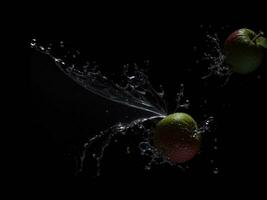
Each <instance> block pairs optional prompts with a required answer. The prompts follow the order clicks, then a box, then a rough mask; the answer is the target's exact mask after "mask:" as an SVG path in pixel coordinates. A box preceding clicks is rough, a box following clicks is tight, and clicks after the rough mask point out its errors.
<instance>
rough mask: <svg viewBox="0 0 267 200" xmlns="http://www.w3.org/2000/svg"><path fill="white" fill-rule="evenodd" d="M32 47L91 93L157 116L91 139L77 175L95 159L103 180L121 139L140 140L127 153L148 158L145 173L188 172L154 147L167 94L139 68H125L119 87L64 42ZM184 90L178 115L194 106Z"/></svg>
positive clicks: (205, 128) (206, 128) (205, 126)
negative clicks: (162, 168) (107, 158)
mask: <svg viewBox="0 0 267 200" xmlns="http://www.w3.org/2000/svg"><path fill="white" fill-rule="evenodd" d="M30 45H31V48H33V49H35V50H37V51H39V52H41V53H44V54H46V55H48V56H49V57H50V58H51V59H52V60H53V61H54V62H55V63H56V65H57V66H58V67H59V69H60V70H61V71H63V72H64V73H65V74H66V75H67V76H68V77H70V78H71V79H72V80H74V81H75V82H76V83H77V84H79V85H80V86H82V87H84V88H85V89H87V90H88V91H90V92H92V93H94V94H96V95H99V96H101V97H103V98H105V99H108V100H110V101H114V102H117V103H120V104H123V105H127V106H129V107H134V108H137V109H140V110H143V111H147V112H150V113H153V114H154V115H153V116H152V117H147V118H139V119H136V120H134V121H132V122H130V123H121V122H120V123H117V124H115V125H114V126H112V127H110V128H108V129H106V130H104V131H101V132H100V133H97V134H96V135H95V136H94V137H92V138H90V139H89V140H88V141H87V142H85V143H84V145H83V150H82V151H81V154H80V156H79V158H78V160H77V174H79V173H81V172H83V171H84V163H85V160H86V159H88V158H89V157H91V158H93V159H94V160H95V161H96V176H99V175H100V174H101V161H102V159H103V157H104V154H105V151H106V149H107V148H108V147H109V146H110V144H111V143H113V142H114V143H116V142H117V141H118V140H119V139H120V138H119V136H122V137H130V136H134V137H137V138H138V142H137V143H138V144H137V145H134V147H131V146H127V147H126V148H125V152H126V154H128V155H130V154H131V153H132V152H134V151H136V150H134V148H137V149H138V151H139V154H140V156H141V157H146V164H145V165H144V169H145V170H150V169H151V168H152V167H153V166H154V165H161V164H164V163H167V164H169V165H171V166H175V167H178V168H180V169H182V170H186V167H187V166H185V167H184V166H182V165H176V164H173V163H172V162H171V161H170V160H168V158H166V157H165V156H164V155H162V153H161V152H160V151H159V150H158V149H157V148H155V147H154V145H153V142H152V135H153V127H154V126H155V124H156V123H157V122H158V121H159V120H160V119H162V118H164V117H165V116H166V115H167V113H168V112H167V107H166V102H165V100H164V90H163V87H162V86H160V90H161V91H156V90H155V89H154V88H153V86H152V84H151V83H150V81H149V78H148V77H147V75H146V74H145V73H144V71H143V70H141V69H140V68H139V67H138V66H137V65H134V66H133V67H132V68H131V66H129V65H125V66H123V71H122V77H121V82H120V83H116V82H114V81H112V80H111V79H110V78H107V77H106V76H105V75H103V73H101V71H100V69H99V66H98V65H97V64H96V63H95V62H88V61H87V60H85V61H83V60H82V59H81V53H80V51H78V50H76V49H71V48H69V47H67V45H66V44H65V43H64V42H62V41H60V42H59V43H58V42H57V43H53V44H52V43H48V44H41V43H40V42H38V41H37V40H36V39H33V40H32V41H31V42H30ZM206 56H207V57H208V58H209V59H211V60H213V61H214V63H215V64H214V65H211V67H210V70H211V71H212V73H213V74H217V75H220V74H223V71H221V69H220V70H219V68H218V69H217V68H216V66H217V67H219V66H221V65H220V62H222V60H220V59H218V60H216V61H215V60H214V59H215V58H217V57H216V56H215V57H212V56H211V55H208V54H207V55H206ZM146 63H148V61H146ZM215 72H216V73H215ZM184 89H185V86H184V84H181V85H180V88H179V90H178V92H177V96H176V108H175V110H174V112H179V110H180V109H188V108H189V106H190V101H189V100H188V99H186V98H185V95H184ZM106 112H108V110H107V111H106ZM126 117H127V116H126ZM213 121H214V119H213V118H212V117H210V118H208V119H207V120H205V121H204V122H203V123H201V124H200V126H199V129H198V130H197V131H198V132H200V133H201V134H206V133H208V132H210V131H211V130H212V129H211V124H212V122H213Z"/></svg>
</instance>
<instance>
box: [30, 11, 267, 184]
mask: <svg viewBox="0 0 267 200" xmlns="http://www.w3.org/2000/svg"><path fill="white" fill-rule="evenodd" d="M192 12H193V11H191V12H188V14H182V13H178V12H177V13H176V12H173V13H172V14H170V13H168V14H167V15H165V14H159V15H155V16H154V15H153V16H152V15H149V14H148V16H146V17H145V18H143V17H140V16H138V14H137V13H135V15H133V16H130V17H129V16H128V15H127V17H126V16H125V15H124V14H122V15H120V16H119V17H118V18H117V17H116V18H113V17H111V16H109V15H108V16H107V17H95V18H93V17H92V16H86V19H88V20H84V19H83V20H82V22H81V21H79V23H77V24H76V23H75V20H73V21H71V20H70V24H69V23H68V22H67V21H66V20H59V23H58V25H55V24H56V23H55V24H53V26H52V25H51V27H50V26H49V25H48V27H47V26H45V28H44V27H43V29H41V31H40V32H39V31H38V32H35V31H33V33H32V37H35V38H41V39H44V40H47V41H49V40H53V41H57V40H63V41H66V43H67V44H69V45H72V46H74V47H77V48H78V49H80V51H81V52H83V53H84V54H87V55H88V59H89V60H94V61H96V62H97V63H99V64H101V66H102V68H103V70H106V71H107V72H108V71H113V70H118V67H121V66H122V65H123V64H127V63H129V64H131V63H134V62H137V63H141V62H142V61H143V60H147V59H148V60H150V62H151V65H150V70H149V75H150V77H151V80H152V82H154V83H155V84H159V83H161V84H163V86H164V87H165V90H166V93H167V95H168V96H167V98H168V99H167V100H168V102H170V103H173V102H172V101H173V98H174V95H175V92H176V91H177V89H178V87H177V86H178V84H179V83H184V84H185V88H186V90H185V91H186V95H187V96H188V98H189V99H190V100H191V103H192V107H191V109H190V114H192V116H194V117H195V118H196V119H197V120H201V119H203V114H204V113H208V114H211V115H213V116H214V117H215V119H216V130H214V131H215V133H214V134H216V135H217V137H218V141H219V144H218V148H219V149H218V151H217V153H216V154H215V155H213V154H212V153H208V154H207V155H205V154H204V156H203V157H200V158H199V160H197V161H195V163H193V165H192V166H193V167H192V169H191V171H190V172H189V173H180V172H177V171H176V170H175V169H173V168H168V167H162V168H161V167H156V169H152V170H151V171H149V172H146V171H145V170H143V166H142V165H140V163H138V161H137V160H135V158H132V159H131V158H127V156H126V157H125V156H123V155H118V156H116V155H114V154H118V153H119V151H116V149H115V150H114V152H112V151H111V152H109V153H108V155H107V158H106V159H105V163H104V166H105V167H104V168H105V169H104V170H106V172H105V171H103V176H102V177H100V178H97V179H95V178H92V177H91V176H90V174H86V173H85V174H82V175H81V176H74V166H75V163H74V161H73V158H72V156H70V154H69V152H76V151H77V150H78V149H77V148H79V147H80V145H81V144H82V143H83V142H84V141H85V139H86V138H87V137H88V136H90V135H92V133H95V132H96V131H99V130H103V129H105V128H107V127H108V126H110V125H112V124H114V122H117V119H119V120H123V119H121V116H122V115H123V114H124V113H126V114H128V115H129V116H132V117H133V118H134V117H135V116H140V115H141V114H140V113H139V112H137V111H135V110H132V111H129V110H128V109H126V108H125V109H124V108H121V107H119V112H118V108H117V107H116V106H115V107H114V108H111V107H109V104H108V102H106V101H105V100H102V99H100V98H97V97H94V96H93V95H90V94H88V92H87V91H86V90H84V89H83V88H81V87H79V86H78V85H76V84H75V83H74V82H73V81H72V80H70V79H69V78H68V77H66V76H65V75H64V74H63V73H62V72H60V71H59V69H58V68H57V67H56V66H55V64H54V63H53V62H52V61H51V60H50V59H49V58H48V57H47V56H44V55H41V54H40V53H38V52H35V51H33V50H31V49H28V50H29V53H30V57H29V58H30V59H29V66H28V67H27V80H28V82H27V83H28V86H29V87H28V89H29V91H30V95H29V97H30V101H29V102H30V105H29V106H30V107H29V109H28V112H29V115H30V120H31V123H30V126H29V130H30V131H29V132H30V133H31V134H30V135H31V136H30V140H29V141H30V146H29V147H30V149H31V150H30V156H29V157H30V161H31V162H30V165H29V167H28V169H29V172H30V173H31V174H32V177H33V180H34V181H37V182H48V183H51V184H52V183H55V182H57V181H60V182H63V181H64V182H65V183H73V181H74V182H75V183H77V182H78V183H81V182H82V183H84V184H90V183H100V184H102V183H106V182H114V180H116V181H115V182H119V183H131V182H133V181H137V182H139V183H140V184H142V183H144V182H147V183H149V184H152V183H160V182H161V183H162V182H165V183H168V182H169V181H176V180H181V179H183V180H184V179H188V178H192V177H193V178H200V179H199V180H203V178H205V180H210V179H211V180H213V181H218V182H219V180H222V178H226V179H227V180H231V181H233V180H241V179H244V180H246V179H247V178H260V177H261V176H262V169H263V166H264V164H263V159H264V148H265V147H264V146H265V145H264V129H263V128H264V115H263V114H264V107H265V106H264V103H265V101H264V96H265V91H266V88H265V87H266V86H265V85H266V84H265V82H266V68H265V66H266V59H265V61H264V63H263V64H262V66H261V67H260V68H259V69H258V70H257V71H256V72H254V73H252V74H249V75H245V76H242V75H236V74H234V75H232V76H231V78H230V81H229V82H228V83H227V85H226V86H224V87H220V85H221V83H222V80H220V79H219V78H217V77H212V78H209V79H207V80H205V81H203V80H201V77H202V76H203V75H205V73H206V71H207V67H208V64H207V63H205V62H200V63H199V64H196V60H197V59H199V58H200V57H201V55H202V53H203V51H205V49H208V48H207V47H206V46H205V45H206V42H205V40H204V39H205V37H204V36H205V35H206V32H207V31H208V33H211V34H212V33H213V32H215V33H217V34H218V36H219V38H220V39H221V42H223V41H224V39H225V38H226V37H227V36H228V34H229V33H231V32H233V31H234V30H236V29H239V28H243V27H248V28H251V29H254V30H255V31H259V30H263V31H265V32H267V30H266V24H265V23H264V22H263V19H262V18H261V16H255V15H254V16H252V17H250V16H248V15H246V14H243V13H241V14H239V13H234V12H233V13H228V15H227V16H225V15H222V14H221V12H220V13H216V12H211V13H209V12H206V14H205V17H203V16H201V15H199V14H198V13H196V12H193V13H192ZM126 13H127V12H126ZM222 13H224V12H223V11H222ZM83 17H85V16H83ZM124 17H125V19H122V18H124ZM70 18H71V17H70ZM60 19H61V18H60ZM118 19H119V20H118ZM40 23H41V22H40ZM201 25H202V28H201ZM222 28H223V29H222ZM58 29H61V31H59V32H58ZM194 46H196V47H197V51H194V50H193V47H194ZM208 50H209V49H208ZM259 77H260V78H259ZM203 98H206V99H207V100H208V105H207V106H206V107H205V108H204V109H201V108H200V106H199V104H200V103H201V102H202V100H203ZM96 105H97V109H95V107H96ZM99 105H100V106H99ZM106 108H110V109H111V111H110V113H109V114H103V113H105V110H106ZM129 112H131V114H129ZM205 156H207V157H205ZM210 156H211V157H213V158H214V160H215V161H216V163H217V164H216V165H217V166H218V168H219V174H218V175H216V176H214V175H213V173H212V169H211V166H210V164H209V163H208V162H207V160H208V158H209V157H210Z"/></svg>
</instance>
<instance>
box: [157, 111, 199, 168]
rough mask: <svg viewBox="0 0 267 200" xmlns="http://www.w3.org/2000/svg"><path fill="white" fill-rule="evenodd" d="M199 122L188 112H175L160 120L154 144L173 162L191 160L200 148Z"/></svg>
mask: <svg viewBox="0 0 267 200" xmlns="http://www.w3.org/2000/svg"><path fill="white" fill-rule="evenodd" d="M196 130H197V123H196V122H195V120H194V119H193V118H192V117H191V116H190V115H188V114H186V113H174V114H171V115H168V116H167V117H165V118H164V119H162V120H161V121H159V122H158V123H157V125H156V127H155V132H154V136H153V141H154V145H155V146H156V147H157V148H158V149H159V150H160V151H161V152H162V153H163V154H164V155H165V156H166V157H167V158H168V159H169V160H170V161H172V162H173V163H184V162H186V161H189V160H191V159H192V158H193V157H194V156H195V155H196V154H197V153H198V152H199V149H200V143H201V135H200V133H198V132H197V131H196Z"/></svg>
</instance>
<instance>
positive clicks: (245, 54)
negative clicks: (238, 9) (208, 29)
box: [224, 28, 264, 74]
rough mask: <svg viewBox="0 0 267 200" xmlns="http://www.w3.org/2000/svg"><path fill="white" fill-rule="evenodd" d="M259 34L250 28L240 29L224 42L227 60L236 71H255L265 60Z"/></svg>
mask: <svg viewBox="0 0 267 200" xmlns="http://www.w3.org/2000/svg"><path fill="white" fill-rule="evenodd" d="M255 38H257V34H256V33H255V32H254V31H252V30H250V29H246V28H243V29H239V30H237V31H235V32H233V33H232V34H230V35H229V37H228V38H227V39H226V41H225V43H224V55H225V62H226V64H228V65H229V67H230V68H231V69H232V70H233V71H234V72H236V73H239V74H248V73H250V72H253V71H255V70H256V69H257V68H258V67H259V66H260V64H261V63H262V61H263V57H264V51H263V48H262V47H261V45H260V44H259V43H258V40H257V39H255Z"/></svg>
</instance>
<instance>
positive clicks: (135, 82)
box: [30, 39, 167, 116]
mask: <svg viewBox="0 0 267 200" xmlns="http://www.w3.org/2000/svg"><path fill="white" fill-rule="evenodd" d="M30 45H31V47H32V48H34V49H35V50H38V51H40V52H41V53H44V54H46V55H48V56H50V58H51V59H52V60H53V61H54V62H55V63H56V65H57V66H58V67H59V69H60V70H61V71H63V72H64V73H65V74H66V75H67V76H68V77H70V78H71V79H72V80H74V81H75V82H76V83H77V84H79V85H80V86H82V87H84V88H85V89H87V90H88V91H90V92H92V93H94V94H96V95H99V96H101V97H103V98H105V99H108V100H110V101H113V102H117V103H120V104H123V105H126V106H129V107H134V108H137V109H140V110H143V111H147V112H150V113H153V114H155V115H159V116H166V114H167V110H166V102H165V100H164V98H163V96H164V90H163V88H161V89H162V91H159V92H158V91H156V90H155V89H154V87H153V86H152V84H151V83H150V81H149V78H148V77H147V75H146V74H145V73H144V72H143V71H142V70H141V69H140V68H139V67H138V66H137V65H135V66H134V70H132V71H131V70H129V65H125V66H124V67H123V73H122V77H121V80H122V83H115V82H114V81H112V80H111V79H109V78H107V77H106V76H105V75H103V74H102V73H101V71H100V70H99V66H98V65H97V64H96V63H90V62H85V63H79V62H77V60H78V58H77V57H78V55H79V54H80V53H79V51H76V52H73V51H70V50H68V48H67V47H66V45H64V43H63V42H62V41H60V43H59V45H57V46H56V45H55V46H53V47H51V45H50V46H49V45H41V44H40V43H38V42H37V40H36V39H33V40H32V41H31V42H30ZM123 82H124V84H123Z"/></svg>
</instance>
